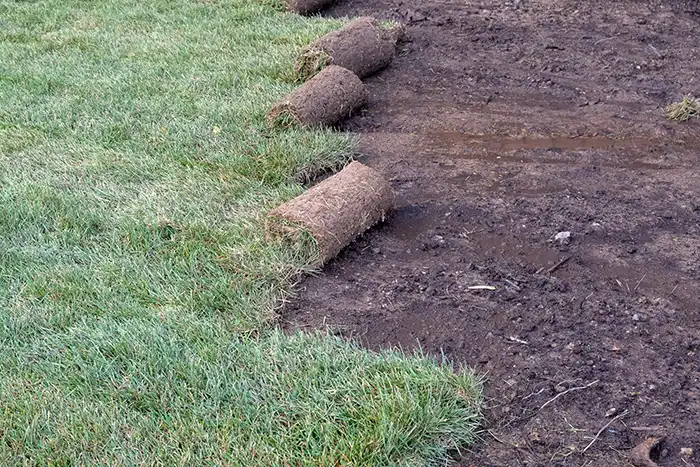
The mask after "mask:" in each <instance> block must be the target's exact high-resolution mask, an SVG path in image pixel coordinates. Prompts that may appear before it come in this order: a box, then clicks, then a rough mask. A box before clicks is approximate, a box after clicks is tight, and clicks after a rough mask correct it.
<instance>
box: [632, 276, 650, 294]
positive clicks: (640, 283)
mask: <svg viewBox="0 0 700 467" xmlns="http://www.w3.org/2000/svg"><path fill="white" fill-rule="evenodd" d="M645 277H647V273H646V272H645V273H644V275H643V276H642V278H641V279H639V282H637V285H635V286H634V291H635V292H636V291H637V289H638V288H639V286H640V285H642V281H643V280H644V278H645Z"/></svg>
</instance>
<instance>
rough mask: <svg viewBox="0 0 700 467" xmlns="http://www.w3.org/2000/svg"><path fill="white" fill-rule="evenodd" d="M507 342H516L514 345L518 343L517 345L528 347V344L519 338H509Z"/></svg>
mask: <svg viewBox="0 0 700 467" xmlns="http://www.w3.org/2000/svg"><path fill="white" fill-rule="evenodd" d="M508 340H509V341H511V342H516V343H518V344H523V345H530V343H529V342H528V341H526V340H523V339H520V338H518V337H515V336H510V337H509V338H508Z"/></svg>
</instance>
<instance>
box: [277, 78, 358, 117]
mask: <svg viewBox="0 0 700 467" xmlns="http://www.w3.org/2000/svg"><path fill="white" fill-rule="evenodd" d="M366 100H367V90H366V89H365V86H364V84H362V81H360V78H358V77H357V75H355V73H353V72H352V71H350V70H348V69H346V68H342V67H339V66H335V65H331V66H329V67H327V68H325V69H324V70H323V71H321V72H320V73H319V74H317V75H316V76H314V77H313V78H311V79H310V80H309V81H307V82H306V83H304V84H303V85H301V86H300V87H299V88H297V89H296V90H295V91H293V92H292V93H290V94H288V95H287V96H285V97H284V98H283V99H282V100H281V101H280V102H279V103H278V104H277V105H275V106H274V107H273V108H272V109H271V110H270V112H268V114H267V118H268V121H269V122H270V123H271V124H272V125H274V126H289V125H293V124H298V125H301V126H302V127H318V126H324V125H333V124H334V123H337V122H338V121H340V120H342V119H343V118H345V117H348V116H350V115H351V114H352V113H353V112H354V111H355V110H357V109H358V108H360V107H362V106H363V105H364V103H365V101H366Z"/></svg>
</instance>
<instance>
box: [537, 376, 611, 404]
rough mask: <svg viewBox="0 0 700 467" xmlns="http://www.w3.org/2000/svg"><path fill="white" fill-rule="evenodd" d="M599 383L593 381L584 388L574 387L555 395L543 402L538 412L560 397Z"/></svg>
mask: <svg viewBox="0 0 700 467" xmlns="http://www.w3.org/2000/svg"><path fill="white" fill-rule="evenodd" d="M599 382H600V380H599V379H597V380H595V381H591V382H590V383H588V384H587V385H585V386H577V387H575V388H569V389H567V390H566V391H563V392H560V393H559V394H557V395H556V396H554V397H552V398H551V399H549V400H548V401H547V402H545V403H544V404H542V407H540V410H542V409H544V408H545V407H547V406H548V405H549V404H551V403H552V402H554V401H556V400H557V399H559V398H560V397H561V396H563V395H564V394H568V393H570V392H574V391H581V390H582V389H588V388H590V387H591V386H593V385H595V384H598V383H599Z"/></svg>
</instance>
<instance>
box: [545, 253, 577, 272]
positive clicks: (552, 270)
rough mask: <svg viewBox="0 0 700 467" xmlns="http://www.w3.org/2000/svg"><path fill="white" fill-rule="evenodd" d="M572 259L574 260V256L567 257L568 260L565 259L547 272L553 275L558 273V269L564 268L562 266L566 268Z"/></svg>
mask: <svg viewBox="0 0 700 467" xmlns="http://www.w3.org/2000/svg"><path fill="white" fill-rule="evenodd" d="M571 258H573V256H567V257H566V258H564V259H563V260H561V261H559V262H558V263H557V264H555V265H554V266H552V267H551V268H549V269H547V272H548V273H549V274H551V273H553V272H554V271H556V270H557V269H559V268H560V267H562V266H564V265H565V264H566V263H568V262H569V260H570V259H571Z"/></svg>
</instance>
